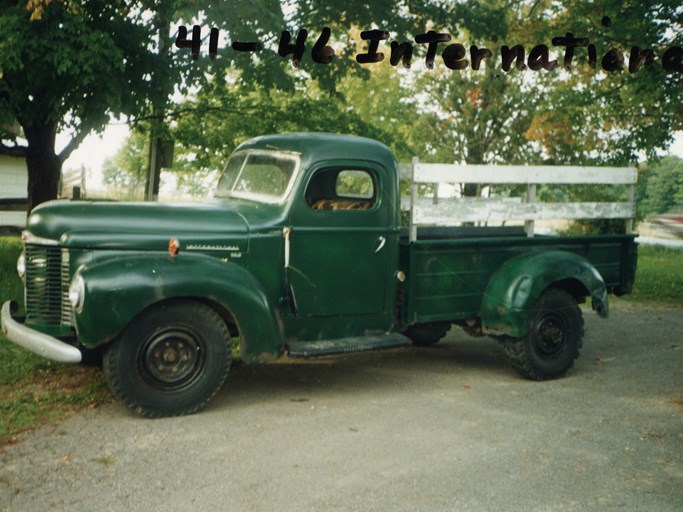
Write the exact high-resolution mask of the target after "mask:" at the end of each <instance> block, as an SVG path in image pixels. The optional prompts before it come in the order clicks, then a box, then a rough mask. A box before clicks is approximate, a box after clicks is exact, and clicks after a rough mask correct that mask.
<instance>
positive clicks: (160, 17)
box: [145, 1, 173, 201]
mask: <svg viewBox="0 0 683 512" xmlns="http://www.w3.org/2000/svg"><path fill="white" fill-rule="evenodd" d="M172 5H173V2H164V1H160V2H157V4H156V16H155V29H156V31H157V37H158V38H159V46H158V55H159V59H160V60H161V61H162V62H165V63H166V66H169V65H170V62H169V61H170V59H169V51H170V47H171V44H170V36H169V33H170V31H171V16H172V14H173V11H172ZM164 71H165V70H164ZM164 71H162V72H161V73H159V72H154V73H153V75H152V90H153V91H158V94H157V95H155V96H153V98H152V123H151V126H150V130H149V155H148V159H147V181H146V183H145V200H147V201H157V200H158V199H159V182H160V176H161V166H162V148H163V145H164V139H163V136H162V135H163V131H164V130H163V126H164V117H165V113H166V104H167V102H168V97H169V93H170V91H168V90H167V89H168V86H169V84H168V82H169V80H168V76H164ZM166 165H169V164H168V162H167V163H166Z"/></svg>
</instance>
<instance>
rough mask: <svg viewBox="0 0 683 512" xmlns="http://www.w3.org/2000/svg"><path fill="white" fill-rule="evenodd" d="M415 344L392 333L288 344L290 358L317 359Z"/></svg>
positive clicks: (291, 342) (400, 335)
mask: <svg viewBox="0 0 683 512" xmlns="http://www.w3.org/2000/svg"><path fill="white" fill-rule="evenodd" d="M412 344H413V342H412V341H410V339H409V338H407V337H405V336H403V335H402V334H397V333H391V334H382V335H380V336H363V337H361V336H359V337H352V338H339V339H336V340H320V341H290V342H288V343H287V349H288V352H289V357H316V356H328V355H332V354H348V353H351V352H364V351H366V350H379V349H382V348H394V347H405V346H409V345H412Z"/></svg>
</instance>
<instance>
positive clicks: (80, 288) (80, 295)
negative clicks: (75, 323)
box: [69, 274, 85, 313]
mask: <svg viewBox="0 0 683 512" xmlns="http://www.w3.org/2000/svg"><path fill="white" fill-rule="evenodd" d="M69 302H70V303H71V306H73V308H74V310H75V311H76V312H79V313H80V311H81V310H82V309H83V302H85V281H83V278H82V277H81V274H76V276H75V277H74V278H73V279H72V280H71V284H70V285H69Z"/></svg>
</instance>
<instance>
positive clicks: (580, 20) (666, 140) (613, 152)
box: [510, 0, 683, 165]
mask: <svg viewBox="0 0 683 512" xmlns="http://www.w3.org/2000/svg"><path fill="white" fill-rule="evenodd" d="M523 3H525V4H527V5H530V4H531V2H523ZM603 17H609V18H610V19H611V24H609V23H606V24H604V25H603V24H602V19H603ZM681 19H682V18H681V5H680V0H663V1H661V2H624V1H623V0H600V1H596V2H575V1H571V0H561V1H555V0H541V1H535V2H533V9H532V10H530V11H529V13H528V15H527V16H525V17H523V18H522V23H519V24H517V25H516V26H515V30H514V31H512V32H511V34H510V37H511V38H514V39H515V40H516V41H519V42H520V43H522V44H525V45H527V46H528V47H531V46H533V45H535V44H538V41H539V40H540V41H551V40H552V38H553V37H557V36H564V35H565V34H566V33H568V32H571V33H572V34H573V35H574V36H575V37H577V38H582V37H583V38H588V39H589V40H590V42H591V43H592V44H594V45H595V46H596V48H597V66H596V67H595V68H593V67H591V66H590V65H589V63H588V51H587V50H586V49H585V48H577V49H576V51H575V57H574V59H573V62H572V64H571V69H570V70H569V71H567V72H563V71H561V68H562V67H563V64H564V63H563V58H564V51H563V49H561V48H558V50H560V51H559V52H557V54H558V67H557V69H556V70H554V71H552V72H540V73H536V74H535V75H534V78H535V79H536V80H537V81H538V83H539V90H540V92H541V93H542V94H543V102H542V106H541V108H539V110H538V111H537V113H536V114H535V117H534V122H533V124H532V127H531V129H530V130H529V132H528V134H527V136H528V137H529V139H530V140H534V141H536V142H537V143H539V144H540V145H541V146H542V147H543V149H544V152H545V153H546V154H547V155H548V156H549V157H551V158H553V159H554V160H555V162H556V163H558V164H572V165H576V164H586V165H588V164H595V165H605V164H608V165H628V164H631V163H634V162H636V161H638V156H639V154H641V153H642V152H645V154H646V155H647V156H648V157H649V158H652V157H654V156H655V155H656V152H657V150H661V149H666V147H667V146H668V145H669V144H670V142H671V140H672V133H673V132H674V131H676V130H680V129H681V127H683V107H682V106H681V102H680V98H681V96H682V95H683V75H682V74H681V73H667V72H665V71H664V70H663V68H662V65H661V56H662V54H663V52H664V51H665V50H666V48H667V47H669V46H681V45H683V30H681V29H682V28H683V26H682V22H681ZM633 46H637V47H639V48H641V49H651V50H653V51H655V53H656V54H657V59H656V61H655V64H654V65H652V66H646V67H643V68H641V69H640V70H638V71H635V72H629V70H628V69H627V68H624V69H623V70H622V71H618V72H606V71H603V70H602V67H601V60H602V57H603V56H604V55H605V54H606V53H607V52H608V51H609V50H610V49H611V48H617V49H619V50H620V51H621V52H622V54H623V55H624V56H625V57H626V59H625V60H626V62H628V58H629V56H630V52H631V48H632V47H633Z"/></svg>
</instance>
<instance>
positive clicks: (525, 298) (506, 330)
mask: <svg viewBox="0 0 683 512" xmlns="http://www.w3.org/2000/svg"><path fill="white" fill-rule="evenodd" d="M551 285H557V286H560V287H563V288H566V289H567V290H568V291H569V292H571V293H573V294H574V295H583V296H586V295H590V296H591V299H592V301H593V309H595V310H596V311H597V312H598V314H599V315H600V316H601V317H603V318H605V317H607V315H608V310H609V308H608V302H607V289H606V287H605V282H604V281H603V279H602V276H600V273H599V272H598V271H597V270H596V269H595V267H594V266H593V265H591V263H590V262H588V260H586V259H585V258H583V257H581V256H579V255H577V254H574V253H570V252H566V251H547V252H542V253H530V254H523V255H519V256H516V257H514V258H511V259H510V260H508V261H506V262H505V263H503V265H501V266H500V268H499V269H498V270H497V271H496V272H494V274H493V276H492V277H491V280H490V281H489V284H488V287H487V288H486V293H485V294H484V299H483V302H482V309H481V323H482V330H483V331H484V332H485V333H487V334H492V335H505V336H512V337H515V338H519V337H522V336H525V335H526V334H527V332H528V312H529V309H530V308H531V307H532V305H533V303H534V302H535V301H536V299H538V297H539V296H540V295H541V293H542V292H543V290H545V289H546V288H547V287H548V286H551Z"/></svg>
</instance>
